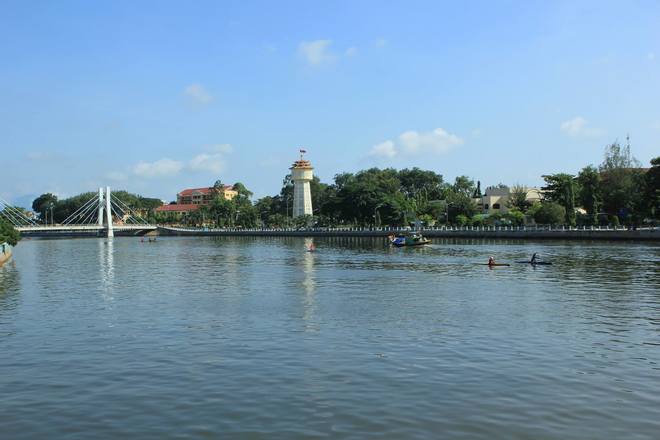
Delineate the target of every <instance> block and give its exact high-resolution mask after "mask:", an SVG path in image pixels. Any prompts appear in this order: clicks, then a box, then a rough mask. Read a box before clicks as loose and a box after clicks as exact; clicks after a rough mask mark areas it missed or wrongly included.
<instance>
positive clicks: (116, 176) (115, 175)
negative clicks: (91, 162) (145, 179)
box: [105, 171, 128, 182]
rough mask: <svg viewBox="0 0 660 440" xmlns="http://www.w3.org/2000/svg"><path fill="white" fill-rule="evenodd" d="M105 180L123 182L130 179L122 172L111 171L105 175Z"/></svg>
mask: <svg viewBox="0 0 660 440" xmlns="http://www.w3.org/2000/svg"><path fill="white" fill-rule="evenodd" d="M105 178H106V179H108V180H114V181H116V182H123V181H124V180H127V179H128V176H127V175H126V174H125V173H122V172H120V171H111V172H109V173H107V174H106V175H105Z"/></svg>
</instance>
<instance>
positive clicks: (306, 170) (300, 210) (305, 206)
mask: <svg viewBox="0 0 660 440" xmlns="http://www.w3.org/2000/svg"><path fill="white" fill-rule="evenodd" d="M305 153H306V151H305V150H300V160H297V161H295V162H294V163H293V165H292V166H291V168H289V169H290V170H291V180H293V217H299V216H301V215H312V191H311V189H310V185H309V183H310V182H311V181H312V179H313V178H314V174H313V172H312V170H314V168H313V167H312V164H311V162H310V161H308V160H305V159H303V154H305Z"/></svg>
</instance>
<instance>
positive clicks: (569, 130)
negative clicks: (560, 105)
mask: <svg viewBox="0 0 660 440" xmlns="http://www.w3.org/2000/svg"><path fill="white" fill-rule="evenodd" d="M559 129H560V130H561V131H562V133H564V134H566V135H568V136H571V137H594V136H600V135H601V134H603V130H601V129H599V128H594V127H590V126H589V121H587V120H586V119H585V118H583V117H582V116H576V117H574V118H573V119H569V120H568V121H564V122H562V123H561V125H560V126H559Z"/></svg>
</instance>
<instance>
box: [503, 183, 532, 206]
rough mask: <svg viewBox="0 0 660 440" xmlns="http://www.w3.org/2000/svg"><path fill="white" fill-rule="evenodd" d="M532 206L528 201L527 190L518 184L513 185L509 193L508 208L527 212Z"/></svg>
mask: <svg viewBox="0 0 660 440" xmlns="http://www.w3.org/2000/svg"><path fill="white" fill-rule="evenodd" d="M530 206H531V203H530V202H529V201H528V200H527V188H525V187H524V186H522V185H518V184H515V185H513V186H512V187H511V190H510V191H509V200H508V201H507V207H508V208H511V209H517V210H519V211H522V212H525V211H527V209H528V208H529V207H530Z"/></svg>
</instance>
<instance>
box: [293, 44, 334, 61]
mask: <svg viewBox="0 0 660 440" xmlns="http://www.w3.org/2000/svg"><path fill="white" fill-rule="evenodd" d="M331 44H332V40H315V41H303V42H301V43H300V44H299V45H298V54H299V55H300V56H302V57H303V58H304V59H305V60H306V61H307V63H308V64H309V65H311V66H319V65H321V64H324V63H326V62H329V61H332V60H334V58H335V57H334V55H332V54H331V53H330V51H329V49H330V45H331Z"/></svg>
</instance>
